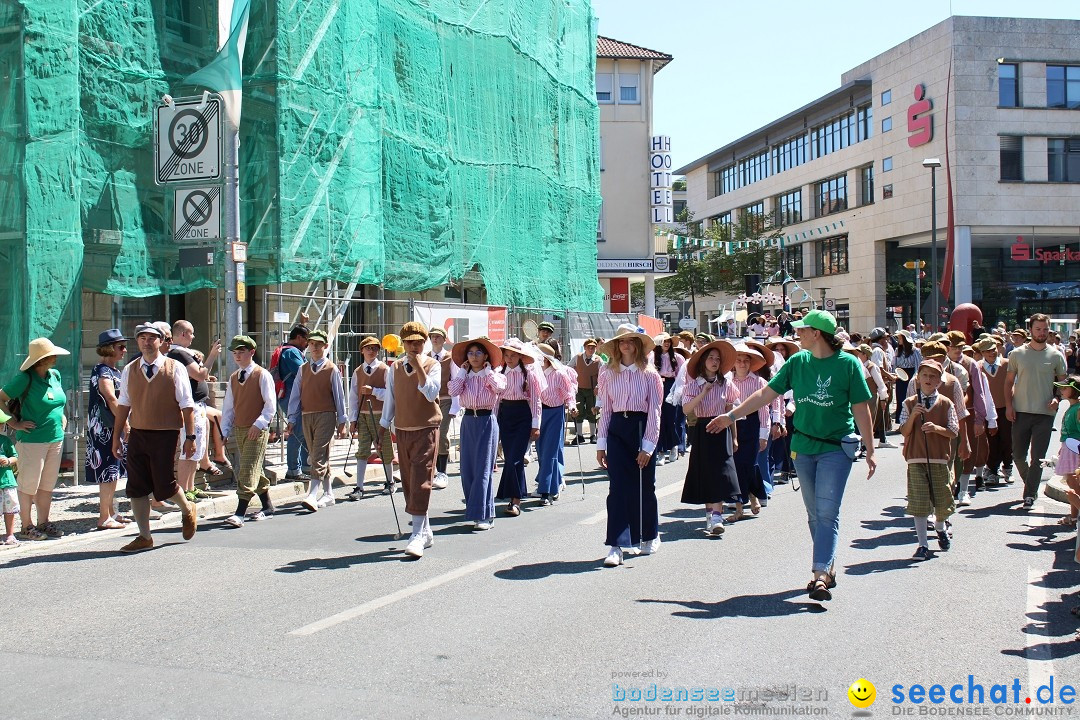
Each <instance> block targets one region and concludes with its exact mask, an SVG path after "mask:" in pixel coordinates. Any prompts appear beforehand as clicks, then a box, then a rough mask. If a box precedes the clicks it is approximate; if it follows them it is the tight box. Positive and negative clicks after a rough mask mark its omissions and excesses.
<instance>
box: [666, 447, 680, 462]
mask: <svg viewBox="0 0 1080 720" xmlns="http://www.w3.org/2000/svg"><path fill="white" fill-rule="evenodd" d="M678 459H679V449H678V448H672V449H671V452H669V453H668V458H667V461H668V463H673V462H675V461H676V460H678Z"/></svg>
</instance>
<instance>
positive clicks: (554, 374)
mask: <svg viewBox="0 0 1080 720" xmlns="http://www.w3.org/2000/svg"><path fill="white" fill-rule="evenodd" d="M544 379H545V380H546V381H547V382H546V385H545V387H544V389H543V391H542V392H541V393H540V402H541V403H543V404H544V405H546V406H548V407H558V406H559V405H564V406H565V407H566V409H567V410H569V409H570V407H571V406H572V405H573V404H574V399H575V398H576V397H577V372H576V371H575V370H574V369H573V368H572V367H570V366H569V365H563V366H562V367H559V368H556V367H555V366H551V367H548V368H545V369H544Z"/></svg>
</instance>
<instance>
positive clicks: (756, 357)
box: [735, 342, 771, 372]
mask: <svg viewBox="0 0 1080 720" xmlns="http://www.w3.org/2000/svg"><path fill="white" fill-rule="evenodd" d="M770 352H771V351H770ZM735 354H736V355H749V356H750V372H757V371H758V370H760V369H761V368H763V367H765V356H764V355H762V354H761V353H759V352H758V351H757V350H755V349H754V348H752V347H750V346H749V345H747V344H746V343H745V342H741V343H739V344H738V345H736V346H735Z"/></svg>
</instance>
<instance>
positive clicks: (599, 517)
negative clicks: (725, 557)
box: [578, 482, 683, 525]
mask: <svg viewBox="0 0 1080 720" xmlns="http://www.w3.org/2000/svg"><path fill="white" fill-rule="evenodd" d="M682 487H683V484H682V483H681V482H673V483H671V484H669V485H665V486H664V487H662V488H661V489H659V490H657V491H656V499H657V500H659V499H660V498H662V497H667V496H668V495H671V494H672V493H675V492H678V491H679V490H682ZM605 520H607V510H601V511H600V512H598V513H596V514H595V515H590V516H589V517H587V518H585V519H584V520H579V521H578V525H598V524H599V523H602V522H604V521H605Z"/></svg>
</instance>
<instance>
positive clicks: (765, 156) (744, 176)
mask: <svg viewBox="0 0 1080 720" xmlns="http://www.w3.org/2000/svg"><path fill="white" fill-rule="evenodd" d="M738 167H739V187H743V186H744V185H750V184H751V183H756V182H757V181H758V180H764V179H765V178H767V177H768V176H769V151H768V150H763V151H761V152H760V153H758V154H757V155H751V156H750V157H748V158H743V159H742V160H740V161H739V165H738Z"/></svg>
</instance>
